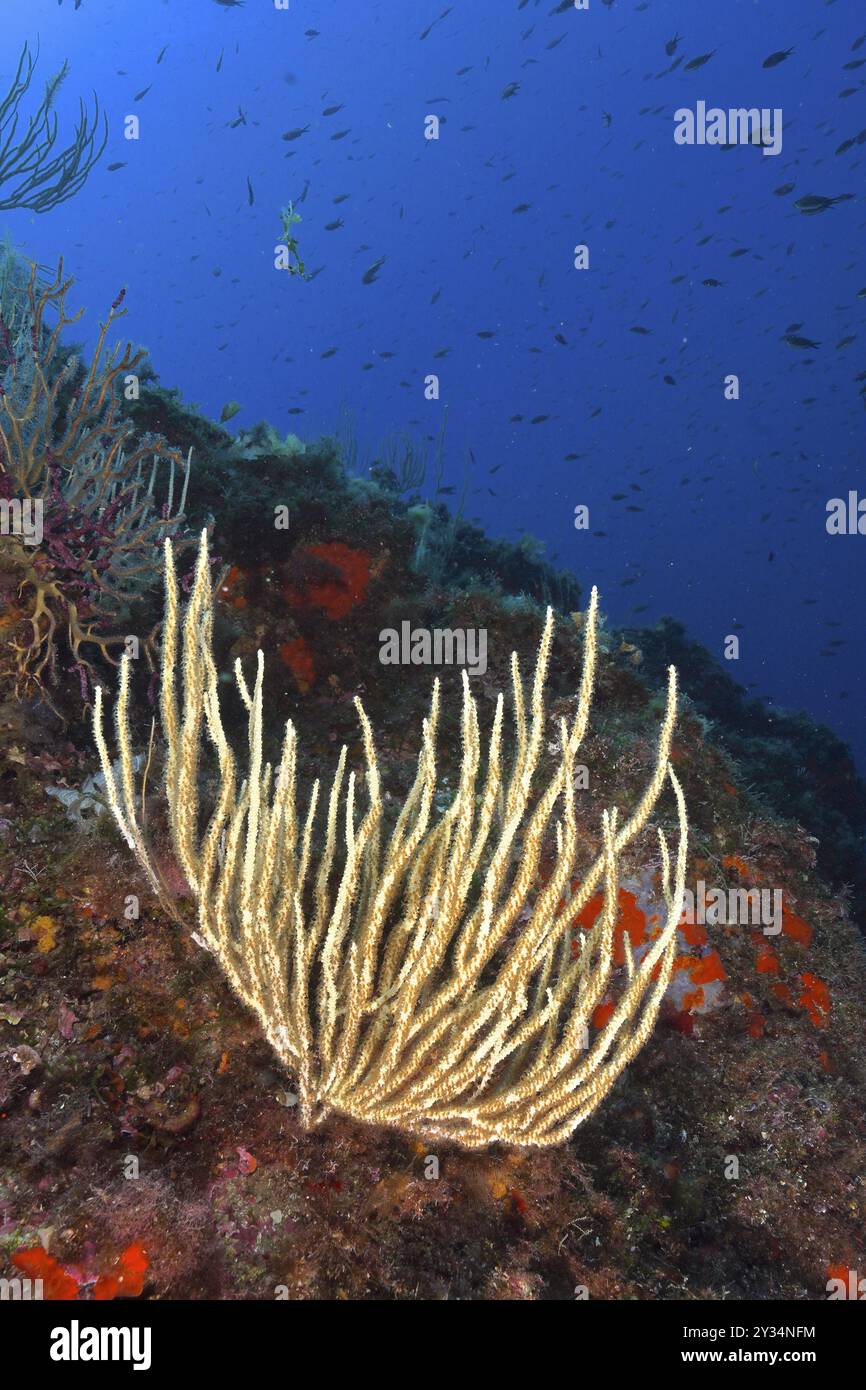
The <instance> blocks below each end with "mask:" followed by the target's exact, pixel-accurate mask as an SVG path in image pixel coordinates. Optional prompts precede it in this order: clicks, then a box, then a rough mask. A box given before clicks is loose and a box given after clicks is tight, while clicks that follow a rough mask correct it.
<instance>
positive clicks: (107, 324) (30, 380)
mask: <svg viewBox="0 0 866 1390" xmlns="http://www.w3.org/2000/svg"><path fill="white" fill-rule="evenodd" d="M2 260H3V257H2V256H0V261H2ZM71 285H72V280H71V279H64V277H63V262H62V260H61V261H60V263H59V266H58V270H57V274H56V275H55V276H54V277H53V279H51V280H50V281H48V280H41V279H40V277H39V274H38V269H37V267H36V266H33V267H32V268H31V270H30V273H29V276H24V277H23V278H22V275H21V265H20V262H18V263H17V268H16V263H15V262H14V259H13V258H12V256H11V253H10V252H9V249H8V248H5V261H3V264H0V512H2V527H0V530H2V534H0V575H2V577H3V580H4V581H5V587H6V589H7V596H11V601H8V599H7V605H6V612H5V614H4V618H3V623H4V626H5V628H6V631H5V632H4V633H3V639H4V640H3V656H2V658H0V678H3V677H5V678H6V680H7V681H9V680H11V682H12V684H13V686H14V690H15V694H16V696H17V697H18V698H25V697H29V696H33V695H39V696H41V697H42V698H49V691H48V687H49V686H56V685H57V683H58V680H59V676H60V661H61V656H60V651H59V645H60V644H61V643H63V644H65V646H66V649H67V656H68V657H71V663H72V666H73V668H74V669H75V671H76V672H77V674H78V677H79V679H80V682H81V689H82V693H83V694H84V695H85V697H87V694H88V689H89V681H90V676H91V674H92V671H91V660H92V658H93V657H95V656H96V654H97V652H100V653H101V654H102V656H103V657H104V658H105V659H107V660H108V661H112V662H114V660H115V659H114V657H113V655H112V652H113V650H114V649H116V648H117V647H118V646H122V645H123V643H124V642H125V640H126V639H125V636H124V632H123V630H122V628H121V621H122V618H123V615H124V614H125V613H126V612H127V611H128V609H129V606H130V604H131V603H133V602H134V601H135V600H136V599H137V598H139V597H140V596H141V595H142V594H143V593H144V592H145V591H147V590H148V589H150V588H151V587H152V586H153V585H154V584H155V583H157V582H158V580H159V576H160V571H161V549H162V542H163V541H164V540H165V538H166V537H167V536H173V535H174V534H175V533H176V532H177V531H178V529H179V527H180V524H181V522H182V520H183V509H184V504H185V501H186V490H187V484H188V481H189V467H190V457H189V456H188V457H187V459H186V461H185V462H184V460H183V459H182V456H181V455H180V454H179V453H178V452H177V451H175V450H173V449H170V448H169V447H168V446H167V445H166V443H165V441H164V440H163V439H161V438H159V437H156V436H150V435H145V436H143V437H140V438H136V437H135V436H134V432H133V429H132V425H131V424H130V422H129V420H128V419H126V418H125V417H124V415H123V412H122V404H123V391H124V387H125V386H127V387H131V386H132V385H133V382H134V381H135V379H136V378H135V373H136V370H137V368H138V367H139V365H140V364H141V362H142V360H143V358H144V352H143V351H141V350H138V351H134V350H133V348H132V345H131V344H130V343H127V344H126V346H125V347H123V348H122V349H121V346H120V344H118V345H116V346H115V347H114V348H113V349H111V350H109V349H107V348H106V340H107V338H108V335H109V333H110V330H111V329H112V327H113V325H114V323H115V322H116V321H117V320H118V319H120V318H122V317H123V315H124V314H125V312H126V310H125V309H123V308H121V304H122V300H123V292H121V293H120V294H119V295H118V297H117V299H116V300H115V301H114V303H113V304H112V306H111V309H110V311H109V314H108V316H107V317H106V319H105V321H104V323H101V324H100V327H99V334H98V337H97V342H96V347H95V349H94V352H93V355H92V357H91V359H90V362H89V364H87V363H86V362H82V361H81V360H80V359H79V357H78V356H77V355H76V354H74V353H73V354H71V355H70V354H68V352H67V350H66V349H65V348H64V345H63V341H62V338H63V332H64V330H65V329H67V328H68V327H69V326H70V325H71V324H73V323H75V322H77V320H78V319H79V318H80V317H81V311H79V313H77V314H74V315H71V316H70V315H68V314H67V312H66V299H67V295H68V293H69V289H70V287H71ZM179 470H180V471H179ZM181 474H182V477H181ZM176 494H178V496H177V505H175V501H176ZM157 497H159V499H160V500H157ZM144 645H145V652H146V654H147V655H148V656H149V651H150V638H147V639H145V644H144Z"/></svg>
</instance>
